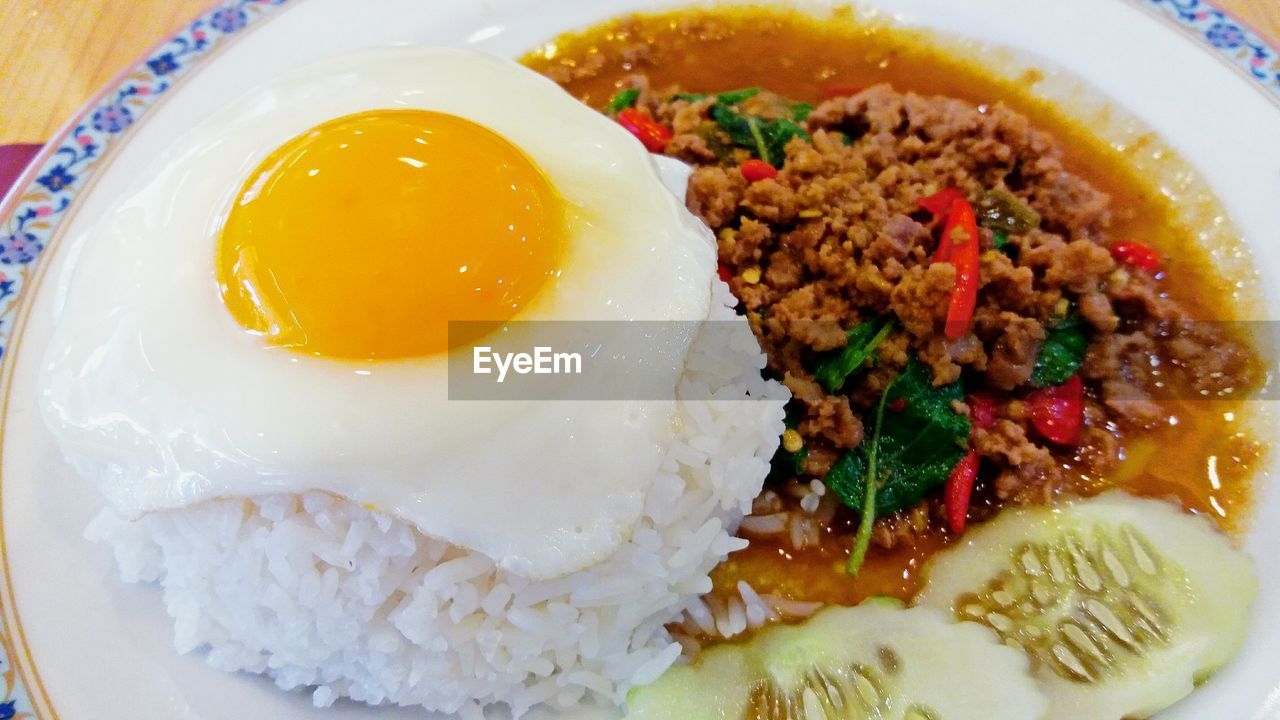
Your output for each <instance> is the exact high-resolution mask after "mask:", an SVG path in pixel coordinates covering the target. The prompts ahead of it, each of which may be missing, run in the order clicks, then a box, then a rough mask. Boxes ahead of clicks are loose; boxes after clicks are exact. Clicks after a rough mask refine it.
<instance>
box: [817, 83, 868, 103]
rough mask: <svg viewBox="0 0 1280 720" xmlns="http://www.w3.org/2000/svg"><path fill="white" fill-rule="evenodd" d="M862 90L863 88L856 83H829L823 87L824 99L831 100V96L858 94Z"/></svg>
mask: <svg viewBox="0 0 1280 720" xmlns="http://www.w3.org/2000/svg"><path fill="white" fill-rule="evenodd" d="M860 92H862V88H860V87H858V86H856V85H829V86H827V87H824V88H822V99H823V100H830V99H831V98H838V97H848V96H849V95H857V94H858V93H860Z"/></svg>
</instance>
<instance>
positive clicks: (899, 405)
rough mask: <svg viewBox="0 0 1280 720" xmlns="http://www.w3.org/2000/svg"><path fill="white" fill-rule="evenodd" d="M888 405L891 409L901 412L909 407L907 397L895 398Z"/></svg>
mask: <svg viewBox="0 0 1280 720" xmlns="http://www.w3.org/2000/svg"><path fill="white" fill-rule="evenodd" d="M886 407H888V408H889V409H890V410H892V411H894V412H898V413H900V412H902V411H903V410H906V409H907V399H906V398H898V399H897V400H894V401H893V402H891V403H889V404H888V405H887V406H886Z"/></svg>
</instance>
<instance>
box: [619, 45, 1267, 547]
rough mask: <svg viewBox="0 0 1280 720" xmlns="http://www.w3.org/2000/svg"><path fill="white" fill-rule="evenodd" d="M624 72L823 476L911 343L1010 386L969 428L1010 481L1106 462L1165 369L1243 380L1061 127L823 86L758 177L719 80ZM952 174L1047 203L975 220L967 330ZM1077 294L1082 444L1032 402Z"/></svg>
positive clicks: (784, 111) (782, 111)
mask: <svg viewBox="0 0 1280 720" xmlns="http://www.w3.org/2000/svg"><path fill="white" fill-rule="evenodd" d="M641 61H643V58H641ZM627 83H628V84H629V86H630V87H636V88H640V89H642V93H641V96H640V103H641V104H642V106H643V107H644V108H646V109H647V110H649V111H650V112H652V113H653V115H654V116H655V117H656V118H658V119H659V120H660V121H662V122H664V123H665V124H667V125H668V126H669V127H671V128H673V130H674V133H675V136H674V138H673V139H672V141H671V142H670V144H669V145H668V146H667V153H668V154H670V155H672V156H675V157H678V158H680V159H682V160H685V161H687V162H690V163H693V164H694V165H695V170H694V172H693V175H692V177H691V179H690V183H689V190H688V197H687V204H688V207H689V209H690V210H691V211H692V212H694V213H695V214H696V215H698V216H699V217H700V218H701V219H702V220H703V221H704V222H706V224H707V225H708V226H709V227H710V228H711V229H712V230H713V231H715V233H716V237H717V239H718V242H719V254H720V261H721V264H722V266H723V268H724V271H725V272H726V273H727V274H728V276H729V278H730V279H729V283H730V286H731V287H732V289H733V290H734V292H735V294H736V295H737V296H738V297H739V299H740V300H741V301H742V306H743V310H744V311H746V312H747V315H748V319H749V321H750V322H751V326H752V328H753V329H754V330H755V331H756V334H757V336H758V337H759V338H760V341H761V344H762V347H763V348H764V349H765V351H766V353H767V355H768V368H769V371H770V372H772V373H774V374H775V375H776V376H777V377H780V378H783V379H784V381H785V383H786V385H787V386H788V387H789V388H791V390H792V392H793V394H794V396H795V402H796V403H797V405H798V410H799V412H798V413H797V414H795V417H796V418H797V419H796V420H795V421H794V423H795V427H796V429H797V430H798V431H799V432H800V434H801V435H802V436H803V438H804V440H805V447H806V449H807V452H808V455H807V459H806V460H805V462H804V473H805V474H810V475H813V476H817V477H821V476H822V474H824V473H825V472H827V471H828V470H829V469H830V467H831V466H832V464H833V463H834V462H835V461H836V460H837V459H838V458H839V457H840V456H841V454H843V453H845V452H848V451H850V450H854V449H856V448H857V447H858V446H859V445H860V444H861V443H862V441H863V437H864V428H863V420H862V419H863V418H864V417H866V416H867V414H868V413H869V412H870V411H871V410H872V408H874V406H875V405H876V403H877V402H878V400H879V397H880V394H881V393H882V392H883V390H884V389H885V387H886V386H887V385H888V384H889V383H890V382H891V381H892V380H893V378H894V377H896V376H897V375H898V374H899V373H900V371H901V368H902V367H904V366H905V365H906V363H907V362H908V360H909V358H910V357H912V356H914V357H917V358H919V359H920V361H921V362H923V363H924V364H925V365H926V366H927V367H928V368H929V369H930V371H931V373H932V376H933V377H932V379H933V382H934V384H935V385H938V386H941V385H948V384H950V383H954V382H958V381H962V382H963V383H964V386H965V388H966V390H969V391H973V390H978V389H981V390H984V391H986V392H988V393H992V394H993V395H994V396H995V397H996V398H997V399H998V400H999V404H1000V408H1001V410H1000V419H999V421H998V422H997V423H996V425H995V426H994V427H990V428H975V429H974V430H973V432H972V435H971V438H970V443H971V447H972V448H973V449H975V450H976V451H977V452H978V453H979V454H980V455H981V457H982V458H983V466H982V467H983V480H982V483H983V486H984V487H986V488H987V490H988V491H989V492H990V493H991V494H993V495H994V497H995V498H996V499H997V500H1002V501H1018V502H1033V501H1039V500H1043V499H1046V498H1047V497H1049V496H1050V495H1051V494H1052V493H1053V492H1054V491H1055V490H1056V489H1057V488H1058V487H1059V486H1060V484H1061V482H1062V466H1063V460H1064V459H1070V460H1072V461H1073V462H1084V463H1086V464H1091V465H1092V466H1093V467H1094V468H1105V467H1108V466H1110V465H1111V464H1114V463H1115V462H1116V459H1117V457H1118V455H1119V447H1120V440H1119V438H1118V437H1117V433H1118V432H1127V431H1129V430H1133V429H1138V428H1144V427H1150V426H1152V425H1155V424H1158V423H1160V422H1164V421H1166V419H1167V418H1168V415H1169V413H1168V412H1167V411H1165V410H1164V406H1163V404H1162V399H1161V398H1160V397H1159V396H1158V389H1159V388H1162V387H1166V386H1168V384H1169V381H1170V377H1171V373H1175V372H1177V373H1181V375H1184V376H1186V377H1187V378H1189V380H1188V382H1189V383H1190V385H1191V387H1193V388H1195V389H1197V390H1198V391H1203V392H1218V393H1226V392H1231V389H1232V387H1233V385H1238V384H1243V383H1246V382H1247V380H1248V376H1249V375H1248V374H1249V372H1250V368H1251V366H1250V362H1251V360H1250V358H1251V357H1252V356H1251V355H1250V354H1249V352H1248V351H1247V350H1246V349H1244V348H1243V347H1241V346H1239V345H1236V344H1234V343H1233V342H1232V341H1231V340H1230V333H1229V332H1226V331H1225V330H1222V329H1221V328H1216V327H1212V326H1208V325H1207V324H1203V323H1201V324H1196V323H1187V322H1185V321H1186V320H1187V318H1188V317H1190V315H1189V314H1188V312H1187V311H1186V310H1185V309H1184V308H1182V307H1180V306H1179V305H1178V303H1176V302H1174V301H1173V300H1171V299H1170V298H1169V297H1168V296H1167V295H1166V294H1165V293H1164V292H1163V291H1162V288H1161V280H1160V279H1159V278H1158V277H1155V276H1152V275H1151V274H1150V273H1148V272H1146V271H1145V270H1139V269H1135V268H1132V267H1130V266H1121V265H1118V264H1117V262H1116V260H1115V259H1114V258H1113V257H1112V255H1111V252H1110V251H1109V249H1108V244H1109V242H1110V238H1109V237H1108V227H1109V223H1110V214H1111V207H1110V198H1109V197H1108V196H1107V195H1106V194H1105V193H1103V192H1102V191H1100V190H1098V189H1097V188H1095V187H1094V186H1093V185H1091V184H1090V183H1089V182H1088V181H1087V180H1085V179H1083V178H1081V177H1078V176H1076V175H1073V174H1072V173H1071V172H1070V171H1068V170H1067V169H1066V168H1065V166H1064V164H1063V161H1062V152H1061V150H1060V147H1059V145H1058V143H1057V141H1056V140H1055V139H1054V138H1053V137H1051V136H1050V135H1048V134H1046V133H1044V132H1041V131H1039V130H1037V129H1036V128H1034V127H1033V126H1032V125H1031V123H1030V122H1029V121H1028V120H1027V118H1026V117H1024V116H1022V115H1019V114H1018V113H1016V112H1014V111H1012V110H1010V109H1008V108H1006V107H1004V106H1002V105H1000V104H995V105H991V106H982V107H979V106H975V105H973V104H971V103H968V102H964V101H961V100H957V99H952V98H945V97H926V96H922V95H917V94H914V93H901V92H897V91H896V90H894V89H893V88H892V87H889V86H887V85H877V86H873V87H870V88H867V89H865V90H862V91H861V92H858V93H856V94H854V95H852V96H848V97H839V98H835V99H831V100H828V101H826V102H823V103H821V104H819V105H818V106H817V107H815V108H813V110H812V112H811V113H810V114H809V115H808V118H807V121H806V122H805V123H804V125H805V128H804V129H805V130H806V131H807V133H808V137H807V138H805V137H793V138H791V140H790V141H789V142H788V143H787V145H786V147H785V160H784V161H783V162H781V163H780V168H779V172H778V173H777V176H776V177H773V178H769V179H764V180H760V181H757V182H751V183H749V182H748V181H747V180H746V179H745V178H744V177H743V174H742V172H740V170H739V169H738V165H739V164H740V163H741V162H742V161H744V160H745V159H747V158H749V157H751V151H750V150H748V149H747V148H745V147H741V146H735V145H734V143H733V142H732V138H731V137H729V136H728V135H727V134H724V133H723V132H721V131H720V130H719V129H718V126H717V123H716V121H715V120H714V119H713V118H712V117H710V115H709V111H710V108H711V107H712V106H713V105H714V103H715V99H714V98H707V99H704V100H694V101H690V100H688V99H679V98H674V97H673V95H674V93H675V92H676V89H674V88H668V89H664V91H663V93H664V94H659V93H654V92H652V91H651V90H650V89H649V83H648V80H647V79H645V78H644V77H643V76H639V77H636V78H631V79H628V80H627ZM663 97H665V98H667V99H666V100H665V101H664V100H663ZM788 108H789V106H788V104H787V102H786V100H785V98H780V97H779V96H777V95H774V94H772V93H769V92H767V91H765V92H761V93H759V94H758V95H757V96H755V97H753V98H751V99H750V100H748V101H746V103H744V105H743V110H744V111H745V112H750V113H754V114H756V115H758V116H759V117H761V118H765V119H770V118H777V117H784V116H787V115H788V114H789V109H788ZM949 187H950V188H957V189H958V190H960V191H961V192H962V193H963V194H964V195H965V196H966V197H968V198H970V199H977V198H981V197H983V196H984V194H985V193H988V192H991V193H995V191H998V192H999V193H1003V194H1005V195H1004V197H1008V196H1012V198H1013V202H1016V203H1022V204H1024V205H1025V206H1027V207H1028V208H1030V209H1031V210H1034V212H1035V214H1038V215H1039V217H1040V222H1039V225H1038V227H1035V228H1033V229H1030V230H1027V231H1025V232H1018V233H1007V234H1005V235H1002V236H1001V237H999V238H997V236H996V233H995V232H994V231H992V230H991V229H988V228H982V229H981V232H980V237H979V238H978V242H979V248H980V251H981V255H980V267H979V282H980V288H979V292H978V300H977V307H976V308H975V310H974V316H973V323H972V330H971V332H969V333H967V334H965V335H963V336H962V337H959V338H948V337H946V336H945V334H944V326H945V319H946V317H947V313H948V307H949V305H950V302H951V295H952V292H953V289H954V286H955V281H956V271H955V269H954V267H953V266H952V264H951V263H945V262H933V254H934V250H935V248H936V247H937V244H938V239H939V237H940V236H941V232H942V227H941V225H942V222H941V221H940V220H939V219H937V218H934V217H933V216H932V215H931V213H930V212H928V211H926V210H923V209H922V208H921V206H920V205H919V201H920V199H922V198H924V197H926V196H929V195H931V194H933V193H935V192H937V191H939V190H941V189H944V188H949ZM992 196H994V194H993V195H992ZM1071 313H1075V314H1077V315H1078V316H1079V317H1080V318H1081V319H1082V320H1083V322H1082V323H1081V325H1082V326H1084V327H1086V328H1087V329H1088V334H1087V337H1088V351H1087V354H1086V357H1085V359H1084V363H1083V367H1082V368H1081V370H1080V373H1081V375H1082V378H1083V379H1084V380H1085V382H1086V387H1087V393H1088V397H1089V400H1088V402H1087V406H1086V413H1087V418H1086V428H1085V430H1084V434H1083V436H1082V437H1083V442H1084V443H1085V444H1086V445H1087V447H1086V448H1084V449H1082V450H1080V451H1079V452H1073V449H1071V448H1060V447H1055V446H1051V445H1049V444H1047V443H1045V442H1044V441H1042V440H1041V439H1040V436H1039V435H1038V434H1037V433H1036V432H1035V431H1034V430H1033V429H1032V426H1031V422H1030V420H1029V419H1028V418H1027V417H1026V413H1025V406H1024V404H1023V402H1022V400H1023V398H1025V397H1026V396H1027V394H1029V393H1030V392H1032V391H1034V390H1035V388H1034V387H1033V386H1032V384H1031V380H1032V375H1033V371H1034V369H1035V367H1036V363H1037V358H1038V357H1039V356H1040V351H1041V348H1042V347H1043V346H1044V345H1045V343H1046V340H1047V339H1048V338H1049V337H1050V335H1051V334H1052V333H1053V329H1054V327H1055V326H1056V325H1057V324H1058V323H1060V322H1062V321H1063V319H1064V318H1065V317H1066V316H1068V315H1069V314H1071ZM881 317H891V318H893V320H894V326H893V327H894V329H893V330H892V332H891V333H890V334H889V336H888V337H887V339H885V340H884V341H883V342H882V343H881V345H880V346H879V347H877V348H876V349H875V352H874V353H873V355H872V358H873V360H872V361H871V362H870V363H868V364H867V365H866V366H865V367H864V368H862V369H861V370H860V371H859V374H858V376H857V378H856V381H852V382H846V384H845V387H843V388H842V389H841V390H840V391H839V392H835V393H831V392H827V391H826V389H824V388H823V387H822V386H821V385H819V384H818V383H817V382H815V381H814V378H813V375H812V373H813V370H814V368H815V367H816V365H817V364H818V363H819V362H820V361H821V360H823V359H824V358H826V357H828V356H829V354H830V353H833V352H838V351H839V350H840V349H841V348H842V347H844V345H845V344H846V338H847V332H848V330H849V329H850V328H853V327H854V326H856V325H857V324H858V323H861V322H864V321H867V320H870V319H873V318H881ZM959 407H960V409H961V410H962V411H963V410H965V406H964V404H963V403H961V404H959ZM1056 456H1061V457H1056ZM929 515H930V512H929V510H928V508H927V507H925V506H921V508H917V509H915V510H911V511H904V512H903V513H901V514H900V515H898V516H895V517H894V518H888V519H883V520H881V521H879V522H878V523H877V525H876V528H875V539H876V543H877V544H878V545H880V546H882V547H891V546H893V545H894V544H896V543H897V542H901V541H904V540H907V539H909V538H910V537H912V536H914V535H918V534H919V533H922V532H924V530H925V529H927V526H928V525H929Z"/></svg>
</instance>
